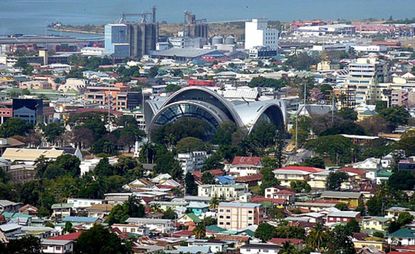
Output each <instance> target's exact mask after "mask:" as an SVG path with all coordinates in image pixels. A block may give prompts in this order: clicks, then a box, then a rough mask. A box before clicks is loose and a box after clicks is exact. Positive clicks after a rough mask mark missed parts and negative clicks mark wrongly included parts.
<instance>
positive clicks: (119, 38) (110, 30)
mask: <svg viewBox="0 0 415 254" xmlns="http://www.w3.org/2000/svg"><path fill="white" fill-rule="evenodd" d="M128 31H129V29H128V26H127V25H126V24H107V25H105V53H106V54H109V55H111V56H112V57H114V58H120V59H122V58H127V57H130V41H129V36H128Z"/></svg>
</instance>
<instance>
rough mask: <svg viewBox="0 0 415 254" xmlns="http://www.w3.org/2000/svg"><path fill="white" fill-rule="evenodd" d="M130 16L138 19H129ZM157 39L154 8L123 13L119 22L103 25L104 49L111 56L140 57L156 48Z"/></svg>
mask: <svg viewBox="0 0 415 254" xmlns="http://www.w3.org/2000/svg"><path fill="white" fill-rule="evenodd" d="M130 16H134V17H139V18H140V19H139V20H134V21H129V20H127V17H130ZM157 41H158V24H157V22H156V9H155V8H153V11H152V12H151V13H132V14H123V17H122V19H121V21H120V24H108V25H106V26H105V51H106V53H107V54H110V55H112V57H113V58H127V57H131V58H141V57H142V56H143V55H148V54H149V53H150V51H151V50H155V49H156V44H157Z"/></svg>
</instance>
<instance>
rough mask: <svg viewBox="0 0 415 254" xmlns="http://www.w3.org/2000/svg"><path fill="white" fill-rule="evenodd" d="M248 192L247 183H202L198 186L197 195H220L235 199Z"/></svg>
mask: <svg viewBox="0 0 415 254" xmlns="http://www.w3.org/2000/svg"><path fill="white" fill-rule="evenodd" d="M247 192H248V185H247V184H231V185H215V184H203V185H199V186H198V192H197V193H198V195H199V196H201V197H209V198H213V197H218V198H219V197H222V198H224V199H225V200H237V199H238V198H239V196H241V195H243V194H245V193H247Z"/></svg>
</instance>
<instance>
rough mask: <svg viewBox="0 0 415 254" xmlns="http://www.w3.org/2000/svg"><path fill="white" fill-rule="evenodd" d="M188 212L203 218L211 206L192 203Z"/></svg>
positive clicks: (188, 207)
mask: <svg viewBox="0 0 415 254" xmlns="http://www.w3.org/2000/svg"><path fill="white" fill-rule="evenodd" d="M187 210H188V211H190V212H192V213H194V214H195V215H196V216H202V215H203V214H204V213H206V212H207V211H208V210H209V205H208V204H205V203H202V202H190V203H189V205H188V206H187Z"/></svg>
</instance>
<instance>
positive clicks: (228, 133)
mask: <svg viewBox="0 0 415 254" xmlns="http://www.w3.org/2000/svg"><path fill="white" fill-rule="evenodd" d="M236 130H237V128H236V126H235V124H234V123H233V122H229V121H227V122H224V123H222V124H221V125H219V127H218V129H217V130H216V133H215V136H214V137H213V141H212V142H213V143H214V144H217V145H231V144H232V135H233V134H234V133H235V132H236Z"/></svg>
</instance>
